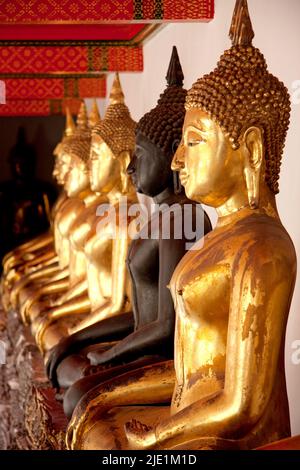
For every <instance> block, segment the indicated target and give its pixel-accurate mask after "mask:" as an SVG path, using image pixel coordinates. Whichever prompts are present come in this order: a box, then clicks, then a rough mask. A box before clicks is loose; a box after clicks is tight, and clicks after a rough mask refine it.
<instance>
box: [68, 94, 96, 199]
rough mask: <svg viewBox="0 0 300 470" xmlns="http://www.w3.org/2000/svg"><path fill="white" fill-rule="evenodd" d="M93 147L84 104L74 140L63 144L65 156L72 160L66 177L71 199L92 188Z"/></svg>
mask: <svg viewBox="0 0 300 470" xmlns="http://www.w3.org/2000/svg"><path fill="white" fill-rule="evenodd" d="M90 145H91V130H90V128H89V123H88V118H87V110H86V106H85V104H84V103H82V105H81V107H80V110H79V113H78V118H77V128H76V131H75V133H74V134H73V136H72V138H71V139H70V140H69V141H68V142H67V143H65V144H63V151H62V152H63V156H62V158H64V155H66V156H68V157H69V158H70V169H69V172H68V174H67V176H66V184H65V188H66V191H67V194H68V196H69V197H75V196H78V195H79V194H80V193H81V192H82V191H85V190H86V189H88V188H89V186H90V180H89V171H88V159H89V153H90Z"/></svg>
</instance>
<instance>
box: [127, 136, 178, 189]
mask: <svg viewBox="0 0 300 470" xmlns="http://www.w3.org/2000/svg"><path fill="white" fill-rule="evenodd" d="M127 174H128V175H130V176H131V179H132V182H133V184H134V186H135V188H136V190H137V192H139V193H141V194H145V195H147V196H150V197H154V196H157V195H158V194H160V193H161V192H162V191H163V190H164V189H166V188H167V187H168V186H169V185H170V183H171V182H172V170H171V158H170V157H169V158H168V157H166V155H164V153H163V152H162V150H161V149H160V148H159V147H157V146H156V145H154V144H153V143H152V142H151V141H150V140H149V139H147V137H145V136H144V135H142V134H141V133H137V136H136V147H135V152H134V155H133V158H132V160H131V162H130V164H129V166H128V168H127Z"/></svg>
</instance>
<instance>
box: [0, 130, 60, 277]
mask: <svg viewBox="0 0 300 470" xmlns="http://www.w3.org/2000/svg"><path fill="white" fill-rule="evenodd" d="M9 164H10V168H11V175H12V179H11V180H10V181H5V182H3V183H1V184H0V262H1V259H2V258H3V256H4V255H5V253H7V252H8V251H10V250H12V249H13V248H15V247H16V246H18V245H20V244H21V243H24V242H26V241H28V240H29V239H31V238H33V237H35V236H37V235H39V234H40V233H42V232H44V231H46V230H47V229H48V227H49V215H50V208H51V206H52V204H53V202H54V201H55V199H56V196H57V192H56V189H55V187H54V186H53V185H51V184H50V183H47V182H44V181H40V180H38V179H37V178H36V177H35V167H36V153H35V149H34V147H33V146H32V145H30V144H28V143H27V142H26V135H25V129H24V128H23V127H20V128H19V131H18V136H17V143H16V145H15V146H14V147H13V148H12V149H11V151H10V154H9ZM0 271H1V265H0Z"/></svg>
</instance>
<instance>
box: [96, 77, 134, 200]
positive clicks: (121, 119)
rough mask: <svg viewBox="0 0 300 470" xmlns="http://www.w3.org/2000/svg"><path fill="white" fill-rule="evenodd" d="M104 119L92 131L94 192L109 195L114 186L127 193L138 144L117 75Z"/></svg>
mask: <svg viewBox="0 0 300 470" xmlns="http://www.w3.org/2000/svg"><path fill="white" fill-rule="evenodd" d="M109 101H110V102H109V106H108V108H107V110H106V113H105V116H104V119H103V121H102V122H100V123H99V124H98V125H96V126H95V127H94V128H93V130H92V140H91V153H90V181H91V188H92V190H93V191H97V192H101V193H103V194H107V193H109V192H110V191H112V189H113V188H115V187H117V186H118V187H120V189H121V192H122V193H124V194H125V193H126V192H127V190H128V177H127V174H126V168H127V166H128V164H129V163H130V160H131V157H132V153H133V150H134V145H135V134H134V133H135V127H136V123H135V122H134V121H133V119H132V118H131V116H130V112H129V109H128V108H127V106H126V104H125V102H124V94H123V91H122V88H121V84H120V79H119V75H118V74H116V76H115V79H114V82H113V86H112V90H111V93H110V99H109Z"/></svg>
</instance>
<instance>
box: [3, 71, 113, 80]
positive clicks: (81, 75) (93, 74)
mask: <svg viewBox="0 0 300 470" xmlns="http://www.w3.org/2000/svg"><path fill="white" fill-rule="evenodd" d="M105 77H106V73H98V72H88V73H72V72H70V73H56V72H52V73H0V79H6V78H62V79H66V78H76V79H79V78H97V79H101V78H105Z"/></svg>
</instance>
